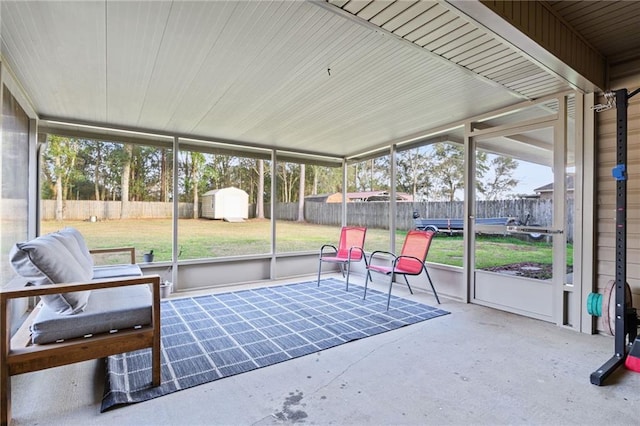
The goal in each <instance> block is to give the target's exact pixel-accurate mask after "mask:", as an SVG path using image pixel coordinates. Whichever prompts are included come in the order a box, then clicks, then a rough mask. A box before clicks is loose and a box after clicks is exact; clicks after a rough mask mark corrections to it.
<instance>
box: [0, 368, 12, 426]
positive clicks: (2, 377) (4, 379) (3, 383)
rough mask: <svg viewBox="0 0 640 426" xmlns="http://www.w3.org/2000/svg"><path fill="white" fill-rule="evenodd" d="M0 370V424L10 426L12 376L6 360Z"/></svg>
mask: <svg viewBox="0 0 640 426" xmlns="http://www.w3.org/2000/svg"><path fill="white" fill-rule="evenodd" d="M2 362H3V363H4V364H3V365H2V367H1V371H0V425H2V426H8V425H9V422H10V421H11V377H10V376H9V368H8V367H7V365H6V361H5V360H3V361H2Z"/></svg>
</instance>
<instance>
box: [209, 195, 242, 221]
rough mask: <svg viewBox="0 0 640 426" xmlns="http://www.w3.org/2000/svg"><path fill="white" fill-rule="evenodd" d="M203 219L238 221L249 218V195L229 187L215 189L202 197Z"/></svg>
mask: <svg viewBox="0 0 640 426" xmlns="http://www.w3.org/2000/svg"><path fill="white" fill-rule="evenodd" d="M202 217H204V218H208V219H225V220H229V219H232V220H237V219H248V218H249V194H247V193H246V192H245V191H243V190H242V189H238V188H234V187H228V188H221V189H214V190H212V191H208V192H206V193H204V194H203V195H202Z"/></svg>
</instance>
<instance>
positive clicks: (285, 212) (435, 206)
mask: <svg viewBox="0 0 640 426" xmlns="http://www.w3.org/2000/svg"><path fill="white" fill-rule="evenodd" d="M265 211H266V212H267V216H268V212H269V208H268V207H265ZM414 211H417V212H418V213H419V214H420V217H422V218H433V219H437V218H443V219H456V218H462V217H464V202H462V201H453V202H440V201H431V202H400V203H397V205H396V213H397V214H396V227H397V228H398V229H411V228H413V227H414V223H413V212H414ZM567 211H568V212H569V214H568V217H567V224H566V225H565V227H564V228H565V232H566V234H567V239H568V240H569V241H573V223H574V217H573V199H568V200H567ZM275 212H276V218H277V219H281V220H297V219H298V203H280V204H277V205H276V208H275ZM527 215H529V216H530V219H529V224H537V225H541V226H551V225H552V218H553V203H552V201H551V200H541V199H519V200H496V201H477V203H476V215H475V216H476V217H478V218H484V217H487V218H489V217H515V218H517V219H520V220H521V221H522V222H524V221H525V220H526V218H527ZM304 216H305V221H306V222H309V223H316V224H320V225H331V226H340V224H341V223H342V205H341V204H340V203H319V202H307V203H305V207H304ZM347 223H348V224H349V225H356V226H367V227H369V228H379V229H388V228H389V203H388V202H385V201H373V202H363V203H348V204H347Z"/></svg>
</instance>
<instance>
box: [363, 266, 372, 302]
mask: <svg viewBox="0 0 640 426" xmlns="http://www.w3.org/2000/svg"><path fill="white" fill-rule="evenodd" d="M370 279H371V271H369V270H368V269H367V275H366V276H365V278H364V294H363V295H362V300H364V299H366V298H367V285H368V284H369V280H370Z"/></svg>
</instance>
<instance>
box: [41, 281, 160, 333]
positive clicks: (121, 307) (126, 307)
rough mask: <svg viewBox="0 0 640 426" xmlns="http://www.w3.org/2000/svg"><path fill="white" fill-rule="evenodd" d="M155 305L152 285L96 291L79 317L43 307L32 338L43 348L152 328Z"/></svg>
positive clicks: (78, 314) (92, 292)
mask: <svg viewBox="0 0 640 426" xmlns="http://www.w3.org/2000/svg"><path fill="white" fill-rule="evenodd" d="M151 303H152V297H151V291H150V289H149V286H148V285H134V286H127V287H117V288H109V289H98V290H92V291H91V295H90V296H89V303H88V304H87V306H86V308H85V310H84V311H83V312H79V313H76V314H75V315H60V314H57V313H55V312H54V311H53V310H52V309H51V308H49V307H48V306H47V305H46V304H45V305H43V306H42V309H41V310H40V312H39V313H38V315H37V316H36V318H35V320H34V322H33V324H32V325H31V338H32V341H33V343H35V344H43V343H51V342H55V341H57V340H62V339H72V338H75V337H82V336H86V335H88V334H98V333H107V332H109V331H111V330H123V329H127V328H133V327H135V326H138V325H148V324H151Z"/></svg>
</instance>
